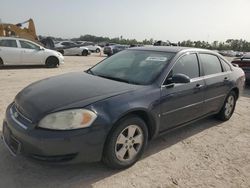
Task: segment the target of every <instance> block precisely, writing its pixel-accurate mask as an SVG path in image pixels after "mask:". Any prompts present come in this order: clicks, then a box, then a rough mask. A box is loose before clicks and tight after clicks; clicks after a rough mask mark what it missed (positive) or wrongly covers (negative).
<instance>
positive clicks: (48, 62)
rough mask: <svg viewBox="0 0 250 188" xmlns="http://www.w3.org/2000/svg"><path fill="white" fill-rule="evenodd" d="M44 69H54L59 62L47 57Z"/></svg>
mask: <svg viewBox="0 0 250 188" xmlns="http://www.w3.org/2000/svg"><path fill="white" fill-rule="evenodd" d="M45 65H46V67H48V68H56V67H57V66H58V65H59V60H58V59H57V58H56V57H53V56H51V57H48V58H47V60H46V62H45Z"/></svg>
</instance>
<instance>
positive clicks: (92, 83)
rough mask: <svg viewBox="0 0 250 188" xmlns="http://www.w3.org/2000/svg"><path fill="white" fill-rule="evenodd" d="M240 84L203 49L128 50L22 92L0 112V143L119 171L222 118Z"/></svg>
mask: <svg viewBox="0 0 250 188" xmlns="http://www.w3.org/2000/svg"><path fill="white" fill-rule="evenodd" d="M244 81H245V75H244V72H243V71H242V69H241V68H239V67H234V66H233V65H232V64H231V63H229V62H228V61H227V60H226V59H225V58H224V57H222V56H221V55H219V54H218V53H215V52H212V51H209V50H202V49H193V48H183V47H136V48H131V49H127V50H124V51H122V52H119V53H117V54H115V55H113V56H111V57H110V58H106V59H104V60H103V61H102V62H100V63H99V64H97V65H95V66H94V67H92V68H90V69H88V70H86V71H84V72H77V73H67V74H63V75H59V76H55V77H51V78H47V79H44V80H41V81H38V82H36V83H33V84H31V85H29V86H27V87H26V88H24V89H23V90H22V91H20V92H19V93H18V94H17V96H16V97H15V99H14V101H13V102H12V103H11V104H10V105H9V106H8V107H7V110H6V114H5V120H4V122H3V141H4V144H5V146H6V147H7V148H8V149H9V151H10V152H11V153H12V154H13V155H17V154H23V155H26V156H29V157H32V158H35V159H39V160H43V161H49V162H64V163H75V162H82V161H85V162H93V161H100V160H103V162H105V163H106V164H107V165H108V166H110V167H112V168H117V169H122V168H127V167H130V166H131V165H133V164H134V163H135V162H136V161H138V160H139V159H140V157H141V156H142V154H143V152H144V151H145V149H146V147H147V143H148V141H150V140H152V139H153V138H156V137H157V136H159V135H162V134H164V133H166V132H169V131H171V130H173V129H175V128H177V127H181V126H183V125H186V124H189V123H191V122H194V121H197V120H199V119H202V118H204V117H207V116H210V115H216V117H217V118H218V119H220V120H222V121H227V120H229V119H230V117H231V116H232V114H233V112H234V109H235V105H236V101H237V99H238V98H239V96H240V94H241V92H242V89H243V86H244Z"/></svg>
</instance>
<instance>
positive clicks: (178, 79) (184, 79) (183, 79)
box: [172, 73, 190, 83]
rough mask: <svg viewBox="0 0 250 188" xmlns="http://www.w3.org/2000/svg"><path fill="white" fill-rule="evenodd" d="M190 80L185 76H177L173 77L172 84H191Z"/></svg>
mask: <svg viewBox="0 0 250 188" xmlns="http://www.w3.org/2000/svg"><path fill="white" fill-rule="evenodd" d="M189 82H190V78H189V76H187V75H185V74H179V73H178V74H175V75H173V76H172V83H189Z"/></svg>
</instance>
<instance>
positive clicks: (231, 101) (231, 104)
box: [216, 91, 237, 121]
mask: <svg viewBox="0 0 250 188" xmlns="http://www.w3.org/2000/svg"><path fill="white" fill-rule="evenodd" d="M236 100H237V97H236V93H235V92H234V91H230V93H229V94H228V95H227V98H226V100H225V102H224V104H223V106H222V108H221V110H220V112H219V113H218V114H217V115H216V117H217V119H219V120H221V121H227V120H229V119H230V118H231V116H232V115H233V113H234V109H235V105H236Z"/></svg>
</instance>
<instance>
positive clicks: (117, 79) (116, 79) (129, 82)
mask: <svg viewBox="0 0 250 188" xmlns="http://www.w3.org/2000/svg"><path fill="white" fill-rule="evenodd" d="M97 76H100V77H102V78H107V79H110V80H115V81H119V82H125V83H128V84H136V85H138V83H136V82H132V81H129V80H126V79H122V78H117V77H112V76H106V75H97Z"/></svg>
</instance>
